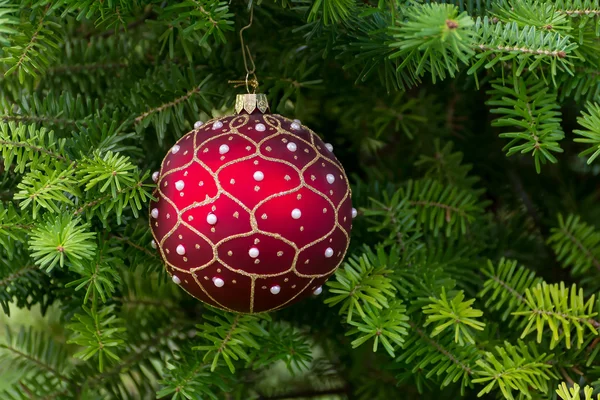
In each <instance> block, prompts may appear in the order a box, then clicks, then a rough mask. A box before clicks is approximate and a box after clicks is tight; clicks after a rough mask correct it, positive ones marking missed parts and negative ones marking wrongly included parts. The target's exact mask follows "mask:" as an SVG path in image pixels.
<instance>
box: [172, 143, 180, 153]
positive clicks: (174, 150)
mask: <svg viewBox="0 0 600 400" xmlns="http://www.w3.org/2000/svg"><path fill="white" fill-rule="evenodd" d="M180 148H181V147H179V145H178V144H176V145H175V146H173V147H171V153H173V154H175V153H177V152H178V151H179V149H180Z"/></svg>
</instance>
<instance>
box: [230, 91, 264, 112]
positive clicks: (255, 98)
mask: <svg viewBox="0 0 600 400" xmlns="http://www.w3.org/2000/svg"><path fill="white" fill-rule="evenodd" d="M235 112H236V114H242V113H243V112H246V113H248V114H254V113H261V114H268V113H269V102H268V101H267V95H266V94H264V93H258V94H257V93H246V94H238V95H237V97H236V99H235Z"/></svg>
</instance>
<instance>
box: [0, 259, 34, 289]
mask: <svg viewBox="0 0 600 400" xmlns="http://www.w3.org/2000/svg"><path fill="white" fill-rule="evenodd" d="M34 270H37V268H36V267H35V266H34V265H25V266H22V267H20V268H19V269H17V270H16V271H14V272H12V273H11V274H10V275H8V276H5V277H4V278H2V279H0V287H4V288H6V287H7V286H10V285H11V284H12V283H14V281H16V280H19V279H20V278H21V277H23V276H25V275H27V274H28V273H29V272H31V271H34ZM4 290H6V289H4Z"/></svg>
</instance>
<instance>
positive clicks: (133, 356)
mask: <svg viewBox="0 0 600 400" xmlns="http://www.w3.org/2000/svg"><path fill="white" fill-rule="evenodd" d="M181 329H182V321H181V320H177V319H174V320H172V321H171V323H170V324H167V325H164V326H160V327H159V328H158V329H157V330H156V331H155V332H152V333H151V334H150V335H148V337H147V338H146V339H144V340H143V341H141V342H132V343H135V344H132V343H130V344H129V346H128V347H129V352H128V354H127V356H125V357H122V358H121V360H120V362H119V363H117V364H115V365H114V366H112V367H111V368H109V369H107V370H105V371H104V372H100V373H98V374H95V375H88V376H86V377H85V381H84V382H83V383H82V386H83V387H86V386H87V387H90V388H94V387H97V386H98V385H100V384H102V383H104V382H105V381H106V380H110V379H112V378H113V377H114V376H116V375H119V374H121V372H122V371H124V370H127V369H128V368H131V367H132V366H134V365H136V364H138V363H140V360H142V359H144V358H146V357H149V356H150V354H151V353H150V352H149V351H148V350H149V349H150V348H151V347H153V346H156V343H157V342H158V341H159V340H160V339H162V338H164V337H167V338H169V337H172V336H173V335H177V334H179V333H180V332H181Z"/></svg>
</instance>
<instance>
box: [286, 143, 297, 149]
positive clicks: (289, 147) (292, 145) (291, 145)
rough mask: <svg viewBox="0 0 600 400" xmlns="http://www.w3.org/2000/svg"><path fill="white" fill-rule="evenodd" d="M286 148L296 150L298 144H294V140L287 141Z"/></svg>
mask: <svg viewBox="0 0 600 400" xmlns="http://www.w3.org/2000/svg"><path fill="white" fill-rule="evenodd" d="M287 149H288V150H289V151H296V150H298V146H296V143H294V142H289V143H288V144H287Z"/></svg>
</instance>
